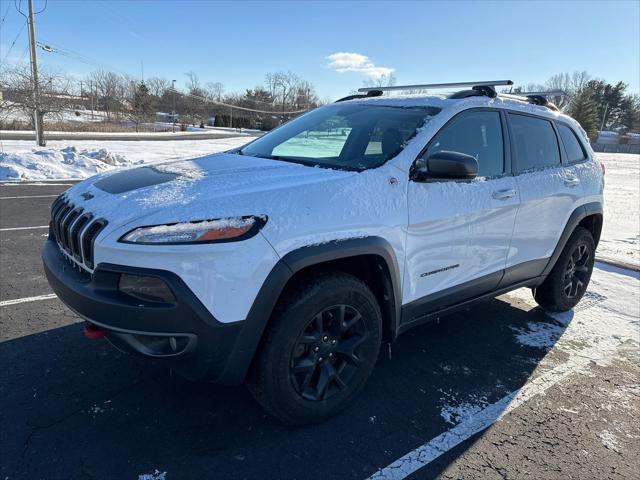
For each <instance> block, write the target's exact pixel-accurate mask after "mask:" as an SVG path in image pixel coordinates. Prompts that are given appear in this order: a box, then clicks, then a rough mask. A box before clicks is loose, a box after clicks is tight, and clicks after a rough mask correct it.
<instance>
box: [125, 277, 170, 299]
mask: <svg viewBox="0 0 640 480" xmlns="http://www.w3.org/2000/svg"><path fill="white" fill-rule="evenodd" d="M118 289H119V290H120V291H121V292H123V293H126V294H127V295H130V296H132V297H134V298H137V299H138V300H142V301H145V302H160V303H176V298H175V297H174V296H173V293H172V292H171V289H170V288H169V286H168V285H167V284H166V283H165V282H164V280H162V279H160V278H158V277H147V276H144V275H129V274H126V273H123V274H122V275H120V281H119V282H118Z"/></svg>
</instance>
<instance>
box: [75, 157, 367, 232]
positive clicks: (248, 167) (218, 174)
mask: <svg viewBox="0 0 640 480" xmlns="http://www.w3.org/2000/svg"><path fill="white" fill-rule="evenodd" d="M353 175H357V174H356V173H354V172H347V171H341V170H330V169H325V168H314V167H308V166H303V165H299V164H295V163H288V162H282V161H276V160H268V159H261V158H255V157H249V156H243V155H237V154H230V153H223V154H215V155H209V156H205V157H200V158H195V159H192V160H179V161H172V162H165V163H159V164H152V165H146V166H142V167H136V168H129V169H125V170H119V171H116V172H108V173H106V174H102V175H98V176H95V177H92V178H90V179H88V180H85V181H83V182H81V183H78V184H77V185H75V186H74V187H72V188H71V189H69V190H68V192H67V193H66V195H67V197H68V198H69V199H70V200H71V201H72V202H73V203H74V204H75V205H77V206H80V207H82V208H84V209H85V210H86V211H89V212H91V213H92V214H94V216H97V217H103V218H105V219H107V220H108V221H109V223H111V224H112V225H119V226H123V225H126V224H129V223H131V222H134V221H136V220H138V219H141V218H144V222H143V223H144V224H147V225H151V224H158V223H170V222H183V221H194V220H203V219H211V218H221V217H227V216H237V215H269V214H270V213H271V212H270V211H271V210H273V208H274V205H273V204H274V203H278V204H280V203H281V202H282V201H283V199H284V198H285V197H287V198H288V200H289V201H296V197H299V196H301V195H304V191H305V189H306V188H307V187H308V186H310V185H314V186H317V185H318V184H323V183H325V182H330V183H331V185H333V186H332V187H331V188H335V187H336V185H335V182H336V181H340V180H345V179H346V178H349V177H351V176H353ZM314 189H315V188H314ZM319 190H320V191H322V190H326V189H323V188H320V189H319ZM270 199H272V200H274V201H270ZM280 206H281V205H280Z"/></svg>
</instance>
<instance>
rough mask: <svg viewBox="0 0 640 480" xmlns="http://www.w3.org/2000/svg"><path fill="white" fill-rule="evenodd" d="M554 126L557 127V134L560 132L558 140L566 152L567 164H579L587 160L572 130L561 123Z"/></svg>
mask: <svg viewBox="0 0 640 480" xmlns="http://www.w3.org/2000/svg"><path fill="white" fill-rule="evenodd" d="M556 125H557V126H558V132H560V138H561V139H562V144H563V145H564V149H565V151H566V152H567V160H568V161H569V163H574V162H580V161H582V160H584V159H585V158H587V155H586V153H585V152H584V149H583V148H582V145H581V144H580V141H579V140H578V138H577V137H576V134H575V133H574V132H573V130H571V128H569V127H568V126H566V125H563V124H562V123H556Z"/></svg>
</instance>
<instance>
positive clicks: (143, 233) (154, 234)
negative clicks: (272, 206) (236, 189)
mask: <svg viewBox="0 0 640 480" xmlns="http://www.w3.org/2000/svg"><path fill="white" fill-rule="evenodd" d="M266 221H267V217H259V216H251V217H234V218H220V219H218V220H203V221H200V222H185V223H171V224H167V225H152V226H148V227H138V228H135V229H133V230H131V231H130V232H128V233H125V234H124V235H123V236H122V237H120V240H119V241H120V242H123V243H138V244H146V245H181V244H190V243H215V242H235V241H238V240H246V239H247V238H251V237H253V236H254V235H255V234H256V233H258V232H259V231H260V229H261V228H262V227H263V226H264V224H265V223H266Z"/></svg>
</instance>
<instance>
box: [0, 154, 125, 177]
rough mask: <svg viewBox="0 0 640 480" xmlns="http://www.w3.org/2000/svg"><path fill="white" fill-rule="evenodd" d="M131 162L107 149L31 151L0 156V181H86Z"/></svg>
mask: <svg viewBox="0 0 640 480" xmlns="http://www.w3.org/2000/svg"><path fill="white" fill-rule="evenodd" d="M130 163H131V162H129V161H127V159H126V158H125V157H124V156H122V155H118V154H117V153H114V152H111V151H109V150H108V149H106V148H97V149H91V150H87V149H82V150H80V149H78V148H76V147H74V146H70V147H66V148H63V149H60V150H58V149H55V148H44V149H32V150H31V151H28V152H20V153H3V152H0V180H47V179H52V178H53V179H58V178H87V177H90V176H92V175H95V174H97V173H101V172H104V171H107V170H110V169H112V168H114V167H121V166H125V165H129V164H130Z"/></svg>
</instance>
